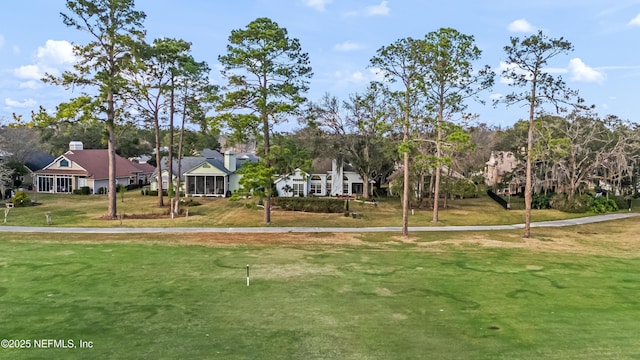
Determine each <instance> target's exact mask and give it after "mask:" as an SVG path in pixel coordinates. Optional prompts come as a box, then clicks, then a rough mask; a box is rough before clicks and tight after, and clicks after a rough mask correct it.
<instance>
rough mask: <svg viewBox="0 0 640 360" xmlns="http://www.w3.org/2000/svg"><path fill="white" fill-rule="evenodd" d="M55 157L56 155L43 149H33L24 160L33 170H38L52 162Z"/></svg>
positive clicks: (25, 164)
mask: <svg viewBox="0 0 640 360" xmlns="http://www.w3.org/2000/svg"><path fill="white" fill-rule="evenodd" d="M55 159H56V157H55V156H53V155H51V154H47V153H45V152H42V151H33V152H30V153H29V155H27V158H26V159H25V161H24V166H26V167H27V168H28V169H29V170H31V171H37V170H40V169H42V168H44V167H45V166H47V165H49V164H51V162H53V160H55Z"/></svg>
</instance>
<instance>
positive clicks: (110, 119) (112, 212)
mask: <svg viewBox="0 0 640 360" xmlns="http://www.w3.org/2000/svg"><path fill="white" fill-rule="evenodd" d="M114 127H115V109H114V101H113V93H112V92H111V91H109V92H107V136H108V137H109V140H108V145H107V152H108V154H109V189H108V190H109V195H108V196H109V207H108V210H107V217H109V218H112V219H115V218H116V217H117V216H118V211H117V207H116V206H117V203H118V201H117V200H118V196H117V195H118V194H117V187H116V137H115V134H114Z"/></svg>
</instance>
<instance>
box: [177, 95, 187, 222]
mask: <svg viewBox="0 0 640 360" xmlns="http://www.w3.org/2000/svg"><path fill="white" fill-rule="evenodd" d="M186 114H187V103H186V101H185V103H184V105H183V109H182V125H181V126H180V139H179V140H178V174H181V173H182V144H183V142H184V126H185V122H186V118H187V115H186ZM180 186H181V184H180V176H178V179H177V180H176V188H177V189H178V191H176V193H175V204H176V205H175V212H176V215H179V214H180Z"/></svg>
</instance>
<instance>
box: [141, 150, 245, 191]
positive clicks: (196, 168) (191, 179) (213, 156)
mask: <svg viewBox="0 0 640 360" xmlns="http://www.w3.org/2000/svg"><path fill="white" fill-rule="evenodd" d="M200 155H201V156H186V157H183V158H182V159H180V162H179V163H178V160H177V159H174V160H173V162H172V166H171V170H172V174H171V179H172V181H173V183H174V185H175V184H176V183H177V179H178V178H180V189H181V190H182V191H183V192H184V194H185V195H186V196H214V197H224V196H227V195H229V194H230V193H232V192H233V191H235V190H238V189H239V188H240V184H239V182H240V178H241V177H242V175H241V174H238V173H237V172H236V171H237V170H238V169H240V168H241V167H242V164H244V163H245V162H247V161H251V162H255V161H258V157H256V156H255V155H254V154H250V153H241V154H238V155H236V153H235V152H233V151H230V150H229V151H226V152H225V153H224V154H221V153H220V152H219V151H216V150H211V149H205V150H203V151H202V152H201V154H200ZM161 164H162V166H161V169H162V188H163V189H167V188H168V185H169V172H168V166H167V165H168V160H167V159H166V158H163V159H162V162H161ZM178 166H179V167H180V171H178ZM157 189H158V182H157V172H156V173H155V174H154V177H152V181H151V190H157Z"/></svg>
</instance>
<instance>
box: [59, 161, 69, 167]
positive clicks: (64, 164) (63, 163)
mask: <svg viewBox="0 0 640 360" xmlns="http://www.w3.org/2000/svg"><path fill="white" fill-rule="evenodd" d="M60 167H69V160H67V159H62V160H60Z"/></svg>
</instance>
